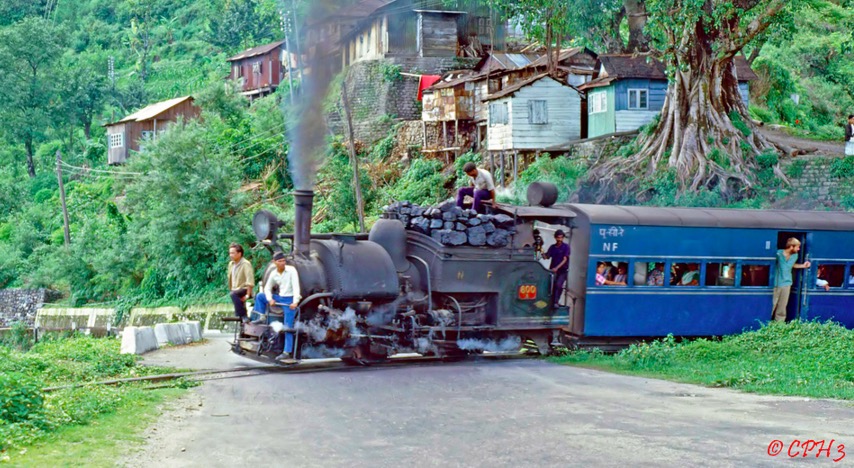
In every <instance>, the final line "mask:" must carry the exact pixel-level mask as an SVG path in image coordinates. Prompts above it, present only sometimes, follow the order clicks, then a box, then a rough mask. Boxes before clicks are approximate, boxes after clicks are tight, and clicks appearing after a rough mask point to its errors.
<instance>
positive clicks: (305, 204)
mask: <svg viewBox="0 0 854 468" xmlns="http://www.w3.org/2000/svg"><path fill="white" fill-rule="evenodd" d="M313 204H314V191H312V190H294V208H295V211H294V255H302V256H303V257H305V258H308V257H309V255H311V208H312V205H313Z"/></svg>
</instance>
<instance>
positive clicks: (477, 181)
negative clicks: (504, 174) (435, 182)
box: [457, 162, 495, 213]
mask: <svg viewBox="0 0 854 468" xmlns="http://www.w3.org/2000/svg"><path fill="white" fill-rule="evenodd" d="M463 172H465V173H466V174H467V175H468V176H469V177H470V178H471V186H469V187H462V188H460V189H459V190H458V191H457V206H459V207H460V208H462V207H463V202H464V201H465V199H466V196H467V195H468V196H470V197H472V198H474V204H473V205H472V209H474V210H475V211H477V212H478V213H483V202H484V201H487V200H495V182H494V181H493V180H492V174H490V173H489V171H485V170H483V169H478V167H477V166H475V165H474V163H470V162H469V163H466V165H465V166H463Z"/></svg>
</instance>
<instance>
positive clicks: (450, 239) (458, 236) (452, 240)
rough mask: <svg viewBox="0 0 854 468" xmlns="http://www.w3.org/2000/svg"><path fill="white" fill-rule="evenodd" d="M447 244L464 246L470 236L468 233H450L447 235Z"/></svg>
mask: <svg viewBox="0 0 854 468" xmlns="http://www.w3.org/2000/svg"><path fill="white" fill-rule="evenodd" d="M445 236H446V237H445V239H446V242H444V243H445V244H448V245H463V244H465V243H466V241H467V240H468V236H466V233H464V232H460V231H450V232H448V233H447V234H446V235H445Z"/></svg>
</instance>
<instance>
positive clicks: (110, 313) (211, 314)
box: [31, 304, 234, 332]
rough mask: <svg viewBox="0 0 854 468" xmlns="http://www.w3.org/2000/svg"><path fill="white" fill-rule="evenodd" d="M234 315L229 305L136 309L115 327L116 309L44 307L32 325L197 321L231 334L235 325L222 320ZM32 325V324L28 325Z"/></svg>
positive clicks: (96, 325)
mask: <svg viewBox="0 0 854 468" xmlns="http://www.w3.org/2000/svg"><path fill="white" fill-rule="evenodd" d="M232 315H234V309H233V306H232V305H231V304H210V305H201V306H191V307H188V308H186V309H182V308H180V307H155V308H145V307H135V308H133V309H131V311H130V314H128V315H126V316H125V317H124V319H123V320H122V323H120V324H118V325H116V323H115V320H116V310H115V309H104V308H71V307H66V308H63V307H45V308H41V309H39V310H38V314H37V315H36V316H34V322H35V323H36V324H37V325H38V326H39V327H41V328H43V329H45V330H74V329H86V328H95V329H100V330H103V329H109V328H113V327H115V328H123V327H131V326H133V327H145V326H151V327H153V326H155V325H157V324H160V323H168V322H199V323H200V324H201V327H202V329H203V330H221V331H229V332H231V331H233V330H234V324H232V323H225V322H223V321H222V319H223V317H230V316H232ZM31 323H32V322H31Z"/></svg>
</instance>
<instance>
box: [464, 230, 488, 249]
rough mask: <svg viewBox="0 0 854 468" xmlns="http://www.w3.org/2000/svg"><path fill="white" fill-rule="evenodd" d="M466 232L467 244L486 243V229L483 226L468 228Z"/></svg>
mask: <svg viewBox="0 0 854 468" xmlns="http://www.w3.org/2000/svg"><path fill="white" fill-rule="evenodd" d="M466 232H467V234H468V239H469V244H471V245H476V246H481V245H486V230H485V229H484V228H483V226H475V227H471V228H468V230H467V231H466Z"/></svg>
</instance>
